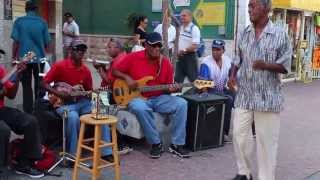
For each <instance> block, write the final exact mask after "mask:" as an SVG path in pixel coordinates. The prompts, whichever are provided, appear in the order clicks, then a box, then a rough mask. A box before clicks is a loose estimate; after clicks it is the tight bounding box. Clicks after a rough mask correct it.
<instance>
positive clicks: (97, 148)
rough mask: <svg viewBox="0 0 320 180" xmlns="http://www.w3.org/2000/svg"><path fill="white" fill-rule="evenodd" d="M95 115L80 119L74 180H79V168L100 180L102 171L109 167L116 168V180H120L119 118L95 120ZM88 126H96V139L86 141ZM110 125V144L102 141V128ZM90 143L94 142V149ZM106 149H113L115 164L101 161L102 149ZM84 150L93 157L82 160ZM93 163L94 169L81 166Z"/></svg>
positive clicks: (93, 178) (111, 117)
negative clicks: (88, 162) (82, 163)
mask: <svg viewBox="0 0 320 180" xmlns="http://www.w3.org/2000/svg"><path fill="white" fill-rule="evenodd" d="M94 116H95V115H94V114H86V115H83V116H81V117H80V123H81V126H80V133H79V141H78V147H77V155H76V162H75V165H74V169H73V177H72V179H73V180H77V179H78V175H79V168H81V169H83V170H85V171H87V172H89V173H91V174H92V180H96V179H98V177H99V176H100V170H101V169H103V168H106V167H109V166H114V171H115V179H116V180H120V165H119V152H118V144H117V133H116V125H117V121H118V120H117V118H116V117H115V116H111V115H108V116H106V118H104V119H98V120H97V119H95V118H94ZM86 125H92V126H94V137H93V138H89V139H84V131H85V127H86ZM103 125H109V126H111V133H112V135H111V137H112V141H111V142H110V143H108V142H104V141H102V140H101V126H103ZM88 142H94V145H93V147H90V146H88V145H86V144H88ZM104 147H112V155H113V158H114V162H113V163H110V162H108V161H105V160H103V159H101V148H104ZM82 149H86V150H89V151H91V152H93V157H92V156H91V157H86V158H82V157H81V153H82ZM88 160H92V161H93V166H92V167H93V168H92V169H90V168H88V167H85V166H83V165H81V164H80V163H81V162H83V161H88Z"/></svg>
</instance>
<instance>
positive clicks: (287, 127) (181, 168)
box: [9, 81, 320, 180]
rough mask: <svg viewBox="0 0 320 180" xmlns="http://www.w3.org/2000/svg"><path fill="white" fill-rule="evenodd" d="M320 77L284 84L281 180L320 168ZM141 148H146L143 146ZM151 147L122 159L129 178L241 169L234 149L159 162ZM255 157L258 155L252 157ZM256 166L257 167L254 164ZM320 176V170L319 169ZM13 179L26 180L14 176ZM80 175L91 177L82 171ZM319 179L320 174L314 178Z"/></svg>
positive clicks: (198, 179) (224, 177)
mask: <svg viewBox="0 0 320 180" xmlns="http://www.w3.org/2000/svg"><path fill="white" fill-rule="evenodd" d="M319 93H320V81H314V82H313V83H311V84H302V83H289V84H286V85H285V94H286V109H285V111H284V112H283V113H282V122H281V123H282V124H281V133H280V142H279V157H278V166H277V180H303V179H304V178H306V177H307V176H310V175H311V174H313V173H316V172H318V171H320V143H319V138H320V121H319V120H320V117H319V114H320V109H319V105H320V95H319ZM138 148H139V149H140V148H141V147H138ZM147 153H148V152H147V151H146V150H145V151H143V150H136V151H134V152H132V153H130V154H129V155H125V156H122V157H121V168H122V169H121V172H122V175H123V178H122V179H124V180H229V179H231V178H232V177H233V176H234V175H235V173H236V164H235V161H234V159H235V158H234V154H233V147H232V144H231V145H225V146H224V147H222V148H218V149H212V150H207V151H200V152H196V153H192V155H193V157H192V158H191V159H187V160H181V159H178V158H176V157H173V156H172V155H170V154H168V153H165V154H164V155H163V156H162V157H161V158H160V159H159V160H151V159H149V158H148V157H147ZM253 156H254V157H255V154H254V155H253ZM253 168H254V169H257V168H256V165H255V164H254V166H253ZM60 171H63V174H64V177H61V178H56V177H45V178H43V179H44V180H53V179H61V180H65V179H70V177H71V175H70V171H69V170H64V169H60V170H56V171H55V172H60ZM111 172H112V171H105V172H104V173H103V174H104V176H103V178H101V179H112V173H111ZM253 174H254V179H255V180H256V172H254V173H253ZM319 174H320V173H319ZM9 179H10V180H11V179H14V180H24V179H26V178H21V177H20V176H11V177H10V178H9ZM79 179H89V177H88V176H87V175H84V174H82V176H81V178H79ZM308 179H309V180H320V175H318V176H316V174H315V175H314V176H313V177H309V178H308Z"/></svg>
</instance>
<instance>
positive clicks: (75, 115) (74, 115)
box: [56, 98, 112, 156]
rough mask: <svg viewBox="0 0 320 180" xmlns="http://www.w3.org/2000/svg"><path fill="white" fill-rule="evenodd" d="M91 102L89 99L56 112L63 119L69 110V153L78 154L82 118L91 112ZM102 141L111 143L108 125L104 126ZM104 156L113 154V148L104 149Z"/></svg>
mask: <svg viewBox="0 0 320 180" xmlns="http://www.w3.org/2000/svg"><path fill="white" fill-rule="evenodd" d="M91 106H92V104H91V101H90V100H89V99H87V98H82V99H80V100H79V101H78V102H77V103H75V104H68V105H64V106H61V107H59V108H58V109H57V110H56V111H57V113H58V114H59V115H60V116H61V117H62V116H63V113H64V111H65V110H67V111H68V112H67V120H66V136H67V144H66V145H67V151H68V152H69V153H71V154H73V155H75V154H76V152H77V143H78V134H79V130H80V116H81V115H83V114H89V113H90V112H91ZM102 140H104V141H106V142H110V129H109V127H108V126H107V125H104V126H102ZM101 153H102V156H106V155H110V154H112V150H111V148H102V152H101Z"/></svg>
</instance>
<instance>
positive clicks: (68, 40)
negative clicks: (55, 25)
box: [63, 21, 80, 47]
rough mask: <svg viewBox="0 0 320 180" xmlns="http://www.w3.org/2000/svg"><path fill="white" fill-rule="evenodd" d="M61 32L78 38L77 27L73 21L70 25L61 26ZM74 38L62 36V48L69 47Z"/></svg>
mask: <svg viewBox="0 0 320 180" xmlns="http://www.w3.org/2000/svg"><path fill="white" fill-rule="evenodd" d="M63 31H66V32H69V33H73V34H74V35H75V36H79V35H80V32H79V26H78V24H77V23H76V22H75V21H72V22H71V23H67V22H65V23H64V24H63ZM75 38H76V37H71V36H68V35H63V46H64V47H69V46H70V44H71V42H72V41H73V40H74V39H75Z"/></svg>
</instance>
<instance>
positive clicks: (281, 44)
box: [234, 21, 292, 112]
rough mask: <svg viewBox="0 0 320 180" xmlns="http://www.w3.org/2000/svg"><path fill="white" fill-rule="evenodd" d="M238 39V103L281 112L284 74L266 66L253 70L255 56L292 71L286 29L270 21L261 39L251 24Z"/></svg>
mask: <svg viewBox="0 0 320 180" xmlns="http://www.w3.org/2000/svg"><path fill="white" fill-rule="evenodd" d="M240 37H241V38H240V39H239V41H238V45H237V55H236V58H235V62H234V63H235V65H237V66H238V67H239V71H238V92H237V96H236V100H235V106H236V107H237V108H241V109H249V110H254V111H261V112H280V111H281V110H282V109H283V106H282V105H283V95H282V85H281V76H280V74H279V73H275V72H271V71H266V70H263V71H262V70H253V68H252V64H253V61H255V60H263V61H265V62H266V63H272V64H281V65H283V67H284V68H285V69H286V70H287V71H288V72H290V68H291V58H292V48H291V43H290V40H289V38H288V35H287V33H286V32H285V31H284V30H283V29H282V28H280V27H277V26H276V25H274V24H273V23H272V22H271V21H269V22H268V24H267V26H266V27H265V28H264V30H263V32H262V33H261V36H260V37H259V39H257V38H256V37H255V30H254V28H253V26H252V25H250V26H248V27H247V28H246V29H245V30H244V32H243V33H242V35H241V36H240Z"/></svg>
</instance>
